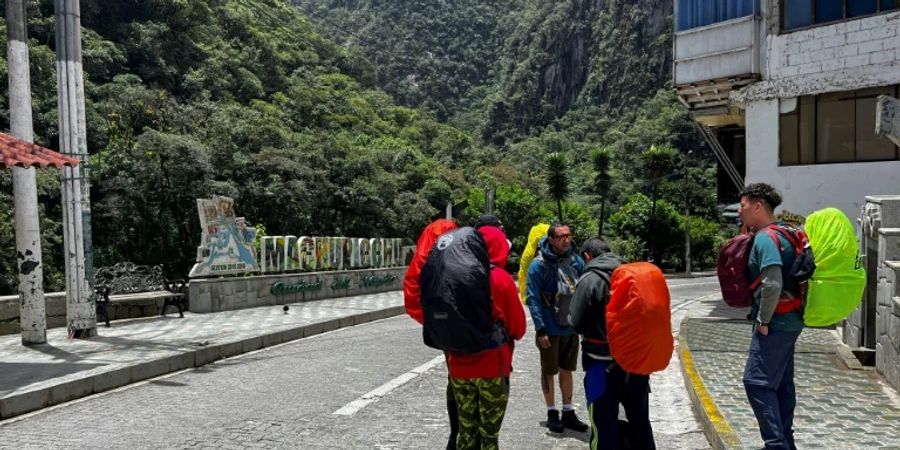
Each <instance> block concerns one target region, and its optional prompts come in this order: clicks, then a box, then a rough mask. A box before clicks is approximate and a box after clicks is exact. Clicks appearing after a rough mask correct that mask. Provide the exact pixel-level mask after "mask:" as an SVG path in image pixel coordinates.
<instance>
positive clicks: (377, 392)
mask: <svg viewBox="0 0 900 450" xmlns="http://www.w3.org/2000/svg"><path fill="white" fill-rule="evenodd" d="M443 362H444V355H440V356H436V357H435V358H434V359H432V360H431V361H428V362H427V363H425V364H422V365H421V366H419V367H416V368H415V369H413V370H410V371H409V372H406V373H404V374H403V375H400V376H399V377H397V378H394V379H393V380H391V381H388V382H387V383H384V384H382V385H381V386H378V387H377V388H375V389H373V390H371V391H369V392H367V393H365V394H363V395H362V396H361V397H359V398H357V399H356V400H353V401H352V402H350V403H347V404H346V405H344V407H342V408H341V409H339V410H337V411H335V412H333V413H332V414H333V415H335V416H352V415H354V414H356V413H357V412H359V410H361V409H363V408H365V407H366V406H368V405H370V404H372V403H375V402H377V401H378V400H380V399H381V398H382V397H384V396H386V395H388V394H390V393H391V392H392V391H393V390H394V389H397V388H398V387H400V386H403V385H404V384H406V383H409V382H410V381H412V380H414V379H416V378H417V377H419V376H420V375H422V374H424V373H425V372H428V371H429V370H431V369H433V368H434V367H435V366H437V365H440V364H441V363H443Z"/></svg>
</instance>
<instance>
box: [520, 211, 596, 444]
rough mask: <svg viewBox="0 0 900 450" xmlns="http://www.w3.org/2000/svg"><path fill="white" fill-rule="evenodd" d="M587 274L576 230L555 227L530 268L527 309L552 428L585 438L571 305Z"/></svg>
mask: <svg viewBox="0 0 900 450" xmlns="http://www.w3.org/2000/svg"><path fill="white" fill-rule="evenodd" d="M583 272H584V260H582V259H581V257H580V256H578V254H577V252H576V251H575V245H574V243H573V242H572V230H571V229H570V228H569V226H568V225H566V224H564V223H560V222H557V223H554V224H552V225H550V229H549V230H547V237H546V238H544V239H542V240H541V242H540V244H539V251H538V255H537V256H536V257H535V258H534V261H532V262H531V265H529V266H528V281H527V286H526V290H525V297H526V303H527V304H528V310H529V312H530V313H531V320H532V322H533V323H534V328H535V334H536V335H537V346H538V350H539V351H540V354H541V388H542V389H543V391H544V401H545V402H546V404H547V427H548V428H549V429H550V431H552V432H554V433H561V432H563V430H565V429H566V428H569V429H571V430H575V431H579V432H585V431H587V430H588V426H587V424H585V423H584V422H582V421H581V420H579V419H578V416H576V415H575V408H574V406H573V405H572V391H573V381H572V372H574V371H575V369H576V367H577V365H578V335H577V334H576V333H575V330H574V329H573V328H572V327H571V326H570V325H569V320H568V315H569V304H570V303H571V300H572V295H573V294H574V293H575V283H576V282H577V280H578V278H579V277H580V276H581V274H582V273H583ZM557 373H558V374H559V390H560V392H561V393H562V400H563V413H562V418H561V419H560V415H559V410H558V409H556V399H555V392H554V378H555V377H556V374H557Z"/></svg>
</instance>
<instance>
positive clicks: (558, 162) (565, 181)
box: [545, 152, 569, 221]
mask: <svg viewBox="0 0 900 450" xmlns="http://www.w3.org/2000/svg"><path fill="white" fill-rule="evenodd" d="M545 162H546V164H547V193H548V194H549V195H550V198H551V199H553V200H556V213H557V216H558V217H559V220H560V221H562V220H563V213H562V201H563V200H565V198H566V197H567V196H568V195H569V174H568V172H566V158H565V157H564V156H563V155H561V154H559V153H556V152H554V153H551V154H549V155H547V158H546V161H545Z"/></svg>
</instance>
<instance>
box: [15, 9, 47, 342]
mask: <svg viewBox="0 0 900 450" xmlns="http://www.w3.org/2000/svg"><path fill="white" fill-rule="evenodd" d="M26 18H27V14H26V13H25V2H24V0H6V36H7V42H8V43H7V48H6V55H7V64H8V66H9V128H10V132H11V133H12V135H13V136H15V137H17V138H19V139H22V140H25V141H28V142H34V130H33V128H32V123H31V76H30V73H29V71H30V69H29V65H28V37H27V28H26V25H25V23H26ZM12 172H13V197H14V198H15V200H14V201H15V220H16V256H17V259H16V263H17V265H18V266H19V322H20V323H21V329H22V344H24V345H34V344H43V343H46V342H47V314H46V311H45V305H44V267H43V266H42V265H41V229H40V220H39V216H38V202H37V174H36V172H37V171H36V170H35V168H34V167H28V168H23V167H13V168H12Z"/></svg>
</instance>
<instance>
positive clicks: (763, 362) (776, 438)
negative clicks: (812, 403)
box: [744, 328, 800, 450]
mask: <svg viewBox="0 0 900 450" xmlns="http://www.w3.org/2000/svg"><path fill="white" fill-rule="evenodd" d="M799 336H800V331H778V330H773V329H771V328H769V334H768V335H767V336H763V335H762V334H760V333H759V332H757V331H756V329H755V328H754V330H753V339H752V340H751V341H750V351H749V353H748V356H747V366H746V367H745V368H744V389H745V390H746V391H747V399H748V400H749V401H750V407H751V408H753V414H754V415H756V421H757V423H758V424H759V434H760V435H761V436H762V439H763V441H764V442H765V444H766V448H767V449H785V450H792V449H796V448H797V447H796V446H795V445H794V407H795V406H796V405H797V393H796V390H795V387H794V346H795V345H796V343H797V338H798V337H799Z"/></svg>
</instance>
